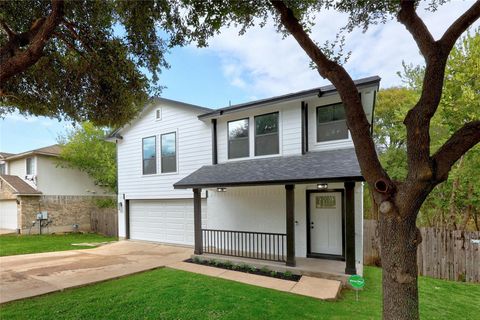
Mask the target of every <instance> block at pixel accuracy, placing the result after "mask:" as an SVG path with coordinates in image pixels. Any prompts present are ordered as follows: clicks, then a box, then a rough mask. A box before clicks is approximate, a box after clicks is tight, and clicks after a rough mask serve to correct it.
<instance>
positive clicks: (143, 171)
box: [110, 77, 380, 274]
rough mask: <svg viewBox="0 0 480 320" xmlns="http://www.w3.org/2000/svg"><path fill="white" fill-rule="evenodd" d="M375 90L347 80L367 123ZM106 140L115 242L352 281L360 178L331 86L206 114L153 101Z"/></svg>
mask: <svg viewBox="0 0 480 320" xmlns="http://www.w3.org/2000/svg"><path fill="white" fill-rule="evenodd" d="M379 82H380V78H379V77H370V78H365V79H360V80H357V81H355V83H356V85H357V87H358V90H359V92H360V94H361V100H362V103H363V106H364V110H365V113H366V115H367V117H368V119H369V120H370V121H372V119H373V110H374V104H375V96H376V92H377V91H378V88H379ZM110 140H114V141H115V142H116V143H117V157H118V192H119V199H118V201H119V219H118V221H119V236H120V237H125V238H127V239H136V240H147V241H156V242H161V243H168V244H178V245H189V246H194V248H195V254H198V255H204V256H209V255H215V256H216V257H217V256H219V255H225V256H230V259H234V258H235V259H237V258H240V259H260V260H265V261H276V262H285V263H286V265H287V266H295V265H299V264H308V262H310V261H324V262H327V264H328V261H335V263H336V264H334V266H335V267H336V268H341V269H342V270H337V271H338V272H339V273H343V274H354V273H359V274H361V273H362V269H363V268H362V264H363V250H362V236H363V203H362V199H363V178H362V174H361V172H360V168H359V165H358V162H357V158H356V155H355V151H354V148H353V142H352V139H351V136H350V133H349V130H348V128H347V125H346V121H345V111H344V107H343V105H342V103H341V99H340V97H339V95H338V93H337V91H336V89H335V87H333V86H324V87H320V88H315V89H311V90H305V91H301V92H296V93H292V94H287V95H282V96H278V97H273V98H269V99H263V100H258V101H253V102H249V103H244V104H240V105H234V106H229V107H226V108H221V109H216V110H210V109H206V108H203V107H199V106H194V105H190V104H185V103H181V102H177V101H172V100H168V99H162V98H158V99H155V100H153V101H152V102H151V103H150V104H149V105H148V106H147V107H146V108H145V109H144V111H143V112H142V113H141V114H140V115H139V117H138V118H137V119H135V120H134V121H132V123H130V124H129V125H127V126H125V127H123V128H121V129H118V130H116V131H114V132H113V133H112V134H111V135H110ZM232 257H234V258H232ZM315 259H319V260H315ZM300 262H301V263H300Z"/></svg>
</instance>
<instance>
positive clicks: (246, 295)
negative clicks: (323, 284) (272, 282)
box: [0, 267, 480, 320]
mask: <svg viewBox="0 0 480 320" xmlns="http://www.w3.org/2000/svg"><path fill="white" fill-rule="evenodd" d="M365 273H366V275H365V278H366V289H365V290H364V291H363V292H361V293H360V301H358V302H357V301H355V294H354V292H352V291H344V294H343V297H342V298H341V299H340V301H337V302H323V301H319V300H316V299H313V298H308V297H302V296H297V295H294V294H290V293H284V292H279V291H274V290H269V289H264V288H259V287H254V286H250V285H245V284H241V283H237V282H232V281H228V280H223V279H219V278H211V277H207V276H202V275H197V274H193V273H188V272H183V271H177V270H172V269H157V270H154V271H150V272H145V273H142V274H137V275H133V276H129V277H126V278H122V279H118V280H112V281H108V282H104V283H100V284H96V285H92V286H88V287H82V288H77V289H71V290H66V291H64V292H60V293H54V294H50V295H46V296H42V297H37V298H32V299H29V300H24V301H19V302H12V303H9V304H6V305H4V306H2V307H0V318H1V319H2V320H4V319H380V314H381V291H380V279H381V270H380V269H377V268H371V267H370V268H369V267H367V268H366V272H365ZM479 296H480V285H473V284H464V283H455V282H448V281H442V280H435V279H429V278H421V279H420V300H421V301H420V303H421V315H422V319H475V318H476V319H478V315H479V314H480V304H479V303H476V302H475V301H477V302H478V297H479Z"/></svg>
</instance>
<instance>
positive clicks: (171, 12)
mask: <svg viewBox="0 0 480 320" xmlns="http://www.w3.org/2000/svg"><path fill="white" fill-rule="evenodd" d="M54 3H57V4H58V8H59V10H57V11H58V15H59V18H58V19H57V20H56V21H57V25H56V26H55V27H54V29H53V32H51V33H49V34H48V37H49V38H48V39H47V42H46V44H45V46H44V47H43V48H41V50H40V52H41V54H40V57H39V59H38V60H37V61H34V64H33V65H26V64H23V65H22V64H19V62H18V61H15V65H16V66H17V67H19V68H20V69H21V70H20V72H18V71H17V72H16V74H14V75H13V76H11V77H9V78H7V79H6V81H2V83H0V116H1V115H2V114H3V115H4V114H5V113H8V112H12V111H13V110H15V109H18V110H19V112H20V113H22V114H25V115H37V116H38V115H43V116H48V117H54V118H58V119H64V118H67V119H70V120H74V121H76V122H82V121H86V120H89V121H91V122H93V123H95V124H97V125H108V126H114V125H121V124H124V123H125V122H127V121H128V120H130V119H131V118H132V117H133V116H134V115H135V114H136V113H137V112H138V111H139V110H140V108H141V107H142V106H143V104H144V102H145V101H146V99H147V98H148V96H149V95H156V94H158V93H159V92H160V90H161V86H160V84H159V83H158V79H159V73H160V72H161V68H167V67H168V64H167V62H166V61H165V53H166V52H167V50H168V48H170V47H173V46H175V45H184V44H186V43H188V42H190V41H192V40H193V39H196V40H198V42H199V44H202V43H203V42H204V40H202V39H204V38H205V37H206V36H207V34H208V30H206V29H203V28H195V26H193V27H192V28H188V20H187V19H185V17H184V16H183V15H182V10H181V7H180V5H181V2H179V1H171V0H156V1H153V0H150V1H111V0H109V1H100V0H95V1H92V0H75V1H73V0H66V1H64V2H63V1H56V2H55V1H53V0H52V1H44V0H30V1H2V2H1V3H0V23H1V28H0V49H1V50H0V63H1V66H2V67H4V68H3V69H4V71H5V70H6V69H7V68H6V66H7V65H9V64H10V65H11V64H13V63H14V62H13V59H12V58H15V57H19V56H20V55H21V54H22V53H23V52H25V51H26V50H29V49H32V48H33V47H34V46H35V45H37V44H38V42H35V41H34V40H35V39H34V38H33V37H35V36H36V35H37V33H38V30H41V28H43V26H44V23H45V21H46V19H47V18H48V17H49V16H51V15H52V14H53V9H54V8H56V7H54ZM35 26H37V27H35ZM44 38H45V37H44ZM30 57H31V55H30ZM22 69H25V70H23V71H22ZM147 75H148V76H147Z"/></svg>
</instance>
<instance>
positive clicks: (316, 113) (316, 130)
mask: <svg viewBox="0 0 480 320" xmlns="http://www.w3.org/2000/svg"><path fill="white" fill-rule="evenodd" d="M337 104H343V101H341V100H340V101H339V102H334V103H329V104H323V105H321V106H317V107H316V108H315V143H316V144H323V143H332V142H336V141H348V140H351V136H350V130H349V129H348V126H347V132H348V137H347V138H346V139H336V140H328V141H318V109H320V108H326V107H330V106H334V105H337ZM343 107H344V108H345V106H343ZM337 121H338V120H337ZM330 122H333V121H330ZM346 123H347V120H346V119H345V124H346Z"/></svg>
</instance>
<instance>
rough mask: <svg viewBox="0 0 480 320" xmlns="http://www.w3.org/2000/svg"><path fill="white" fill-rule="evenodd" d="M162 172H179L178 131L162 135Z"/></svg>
mask: <svg viewBox="0 0 480 320" xmlns="http://www.w3.org/2000/svg"><path fill="white" fill-rule="evenodd" d="M161 156H162V159H161V160H162V173H168V172H177V145H176V133H175V132H171V133H166V134H162V135H161Z"/></svg>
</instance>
